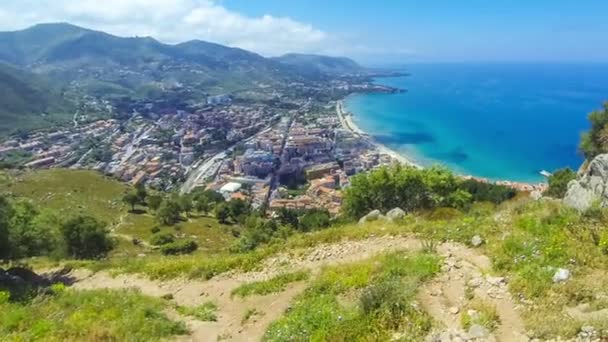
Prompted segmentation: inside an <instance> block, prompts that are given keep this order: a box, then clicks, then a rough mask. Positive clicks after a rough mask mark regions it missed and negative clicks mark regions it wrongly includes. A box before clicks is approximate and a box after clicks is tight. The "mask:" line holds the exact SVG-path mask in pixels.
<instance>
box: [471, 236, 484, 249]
mask: <svg viewBox="0 0 608 342" xmlns="http://www.w3.org/2000/svg"><path fill="white" fill-rule="evenodd" d="M481 245H483V239H482V238H481V236H479V235H475V236H473V238H472V239H471V246H473V247H479V246H481Z"/></svg>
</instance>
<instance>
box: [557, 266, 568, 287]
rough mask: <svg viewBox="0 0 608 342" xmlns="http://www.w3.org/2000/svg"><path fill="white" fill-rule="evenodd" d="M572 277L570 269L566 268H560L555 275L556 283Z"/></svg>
mask: <svg viewBox="0 0 608 342" xmlns="http://www.w3.org/2000/svg"><path fill="white" fill-rule="evenodd" d="M568 279H570V271H569V270H567V269H565V268H558V269H557V271H555V274H554V275H553V282H554V283H563V282H565V281H567V280H568Z"/></svg>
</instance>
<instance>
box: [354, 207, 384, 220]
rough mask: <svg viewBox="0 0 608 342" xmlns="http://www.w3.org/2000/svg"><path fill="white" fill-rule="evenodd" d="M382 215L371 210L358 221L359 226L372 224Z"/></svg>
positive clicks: (377, 211) (378, 211)
mask: <svg viewBox="0 0 608 342" xmlns="http://www.w3.org/2000/svg"><path fill="white" fill-rule="evenodd" d="M381 214H382V213H380V210H377V209H376V210H372V211H371V212H370V213H369V214H367V215H365V216H363V217H362V218H361V219H360V220H359V224H364V223H366V222H372V221H377V220H378V219H379V218H380V215H381Z"/></svg>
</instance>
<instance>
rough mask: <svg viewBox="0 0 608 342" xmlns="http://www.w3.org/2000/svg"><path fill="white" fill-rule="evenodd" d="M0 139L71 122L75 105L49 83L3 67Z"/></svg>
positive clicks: (0, 98) (0, 93) (0, 84)
mask: <svg viewBox="0 0 608 342" xmlns="http://www.w3.org/2000/svg"><path fill="white" fill-rule="evenodd" d="M0 89H1V91H0V136H1V135H6V134H8V133H10V132H12V131H14V130H16V129H25V130H28V129H34V128H39V127H44V126H48V125H49V124H52V123H55V122H61V121H65V120H69V118H70V117H71V115H72V114H73V110H74V106H73V105H72V104H70V103H69V102H68V101H66V100H65V99H64V98H63V97H62V96H61V93H60V91H59V90H57V89H55V88H54V87H52V86H51V85H50V84H49V83H48V82H47V81H46V80H44V79H43V78H40V77H38V76H36V75H33V74H30V73H27V72H25V71H22V70H19V69H16V68H13V67H10V66H7V65H4V64H0Z"/></svg>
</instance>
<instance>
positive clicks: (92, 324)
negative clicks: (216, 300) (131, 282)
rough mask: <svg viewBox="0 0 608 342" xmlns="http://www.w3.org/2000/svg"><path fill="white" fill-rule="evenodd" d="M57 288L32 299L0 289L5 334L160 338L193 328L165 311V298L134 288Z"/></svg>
mask: <svg viewBox="0 0 608 342" xmlns="http://www.w3.org/2000/svg"><path fill="white" fill-rule="evenodd" d="M53 289H54V291H53V294H52V295H41V296H38V297H35V298H34V299H32V300H30V301H27V302H11V301H7V300H6V296H5V295H2V292H0V336H2V337H3V339H5V340H8V341H101V340H104V341H160V340H164V339H166V338H168V337H171V336H174V335H183V334H186V333H187V332H188V331H187V329H186V327H185V326H184V324H183V323H178V322H173V321H171V320H169V319H168V318H167V317H166V316H165V314H164V313H163V310H164V309H165V308H166V307H167V305H166V304H165V303H164V302H163V301H161V300H159V299H155V298H151V297H145V296H142V295H140V294H139V293H137V292H134V291H131V290H124V291H114V290H95V291H73V290H67V289H64V288H63V287H62V286H60V285H58V286H54V287H53ZM4 294H5V293H4ZM2 298H4V299H2ZM125 308H128V310H125Z"/></svg>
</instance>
